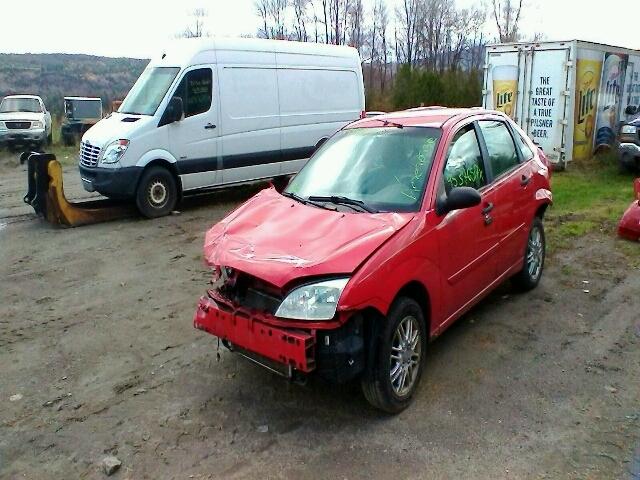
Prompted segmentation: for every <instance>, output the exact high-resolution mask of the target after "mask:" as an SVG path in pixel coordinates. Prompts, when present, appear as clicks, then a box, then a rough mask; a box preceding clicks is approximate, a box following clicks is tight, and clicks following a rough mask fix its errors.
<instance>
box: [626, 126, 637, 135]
mask: <svg viewBox="0 0 640 480" xmlns="http://www.w3.org/2000/svg"><path fill="white" fill-rule="evenodd" d="M622 133H624V134H627V135H628V134H631V135H635V134H636V133H638V127H634V126H633V125H623V126H622Z"/></svg>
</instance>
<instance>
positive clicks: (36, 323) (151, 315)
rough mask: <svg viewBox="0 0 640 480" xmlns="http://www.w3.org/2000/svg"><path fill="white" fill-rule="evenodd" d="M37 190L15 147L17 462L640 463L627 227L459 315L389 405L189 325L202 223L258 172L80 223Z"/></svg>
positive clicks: (392, 471)
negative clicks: (222, 346) (285, 374)
mask: <svg viewBox="0 0 640 480" xmlns="http://www.w3.org/2000/svg"><path fill="white" fill-rule="evenodd" d="M65 180H66V181H67V185H66V187H67V192H68V196H69V197H70V198H82V197H86V196H87V195H86V194H85V193H83V192H82V189H81V187H80V185H79V179H78V175H77V171H75V170H74V169H73V168H67V169H66V176H65ZM25 189H26V177H25V173H24V169H23V168H22V167H20V166H17V165H16V162H15V161H14V160H13V159H6V158H5V159H4V160H1V161H0V286H1V288H0V402H1V404H0V405H1V408H0V478H32V479H39V478H105V476H106V473H105V471H106V466H105V465H103V464H102V462H103V459H105V458H106V457H116V458H117V460H118V461H119V462H121V466H120V467H119V469H117V470H115V471H114V473H113V474H112V476H113V478H121V479H126V478H131V479H134V478H135V479H140V478H150V479H155V478H232V479H233V478H259V479H263V478H297V479H306V478H309V479H317V478H328V479H329V478H330V479H335V478H347V479H360V478H362V479H367V480H370V479H371V478H394V479H397V478H478V479H480V478H487V479H502V478H514V479H519V478H535V479H538V478H576V479H583V478H584V479H587V478H590V479H595V478H598V479H600V478H611V479H620V478H640V400H639V399H640V380H639V379H640V350H639V348H638V347H639V345H640V308H639V307H640V296H639V292H640V271H639V270H638V269H637V268H631V267H629V260H628V259H627V257H626V256H625V255H624V254H623V253H622V252H621V249H620V248H618V246H619V245H618V243H619V241H618V240H615V239H614V238H613V237H611V236H607V235H604V234H602V235H594V236H589V237H586V238H582V239H580V240H579V241H578V242H577V243H576V245H575V248H572V249H570V250H561V251H558V252H557V253H555V254H554V256H553V258H551V259H549V261H548V264H547V270H546V272H545V275H544V277H543V281H542V283H541V285H540V286H539V288H538V289H536V290H535V291H534V292H531V293H528V294H524V295H519V294H515V293H513V291H512V290H511V289H510V287H509V285H504V286H503V287H501V288H500V289H499V290H498V291H497V292H496V293H494V294H493V295H491V296H490V297H489V298H488V299H486V300H485V301H484V302H482V303H481V304H480V305H479V306H478V307H476V308H475V309H474V310H473V311H472V312H470V313H469V314H468V315H466V316H465V317H464V318H462V319H460V320H459V321H458V322H457V323H456V324H455V325H454V326H453V327H451V328H450V329H449V330H448V331H447V332H445V333H444V334H443V335H442V336H441V337H440V338H438V339H437V340H436V341H435V342H434V343H432V344H431V346H430V350H429V353H428V364H427V365H428V366H427V368H426V372H425V375H424V377H423V380H422V383H421V386H420V388H419V391H418V393H417V396H416V399H415V402H414V404H413V405H412V406H411V407H410V408H409V409H408V410H406V411H405V412H403V413H402V414H400V415H398V416H395V417H390V416H386V415H383V414H380V413H378V412H377V411H375V410H372V409H371V408H370V407H369V406H368V404H367V403H366V402H365V400H364V399H363V398H362V396H361V394H360V392H359V388H358V386H357V385H347V386H342V387H335V386H331V385H328V384H325V383H323V382H321V381H319V380H312V381H310V382H309V383H308V384H307V385H306V386H304V387H302V386H298V385H290V384H288V383H286V381H284V380H282V379H280V378H278V377H276V376H273V375H272V374H270V373H268V372H266V371H264V370H262V369H261V368H259V367H257V366H254V365H252V364H250V363H248V362H247V361H246V360H244V359H242V358H240V357H238V356H235V355H232V354H230V353H229V352H227V351H224V350H221V351H220V358H219V360H218V358H217V348H216V347H217V343H216V340H215V338H214V337H211V336H209V335H206V334H204V333H203V332H199V331H196V330H194V329H193V328H192V324H191V321H192V315H193V313H194V310H195V306H196V302H197V299H198V297H199V296H200V295H201V294H202V293H203V292H204V290H205V288H206V286H207V281H208V279H209V274H208V272H207V270H206V268H205V267H204V265H203V263H202V260H201V251H202V244H203V239H204V232H205V230H206V229H207V228H208V227H209V226H210V225H212V224H213V223H214V222H216V221H217V220H219V219H220V218H222V217H223V216H224V215H225V213H226V212H228V211H229V210H230V209H232V208H233V207H234V206H235V205H236V204H237V203H238V202H239V201H241V200H242V199H243V198H246V197H247V196H248V195H250V194H251V192H252V190H251V189H241V190H235V191H230V192H223V193H219V194H215V195H212V196H208V197H203V198H200V199H197V200H191V201H189V202H187V203H186V204H185V205H182V206H181V207H180V209H181V214H179V215H173V216H170V217H166V218H163V219H159V220H154V221H147V220H142V219H138V218H133V219H127V220H121V221H115V222H111V223H105V224H101V225H93V226H87V227H82V228H78V229H55V228H52V227H51V226H49V225H47V224H45V223H44V222H43V221H41V220H39V219H36V218H35V217H34V216H33V215H32V214H31V212H30V210H29V208H27V207H26V206H25V205H24V204H22V195H23V194H24V193H25ZM639 248H640V247H639ZM585 282H588V283H585ZM587 290H588V292H586V291H587ZM113 461H114V459H111V462H112V463H111V467H110V468H111V469H113V468H116V467H114V466H113V465H114V464H113ZM107 463H108V462H107ZM633 472H635V474H636V476H635V477H634V476H633V475H634V473H633Z"/></svg>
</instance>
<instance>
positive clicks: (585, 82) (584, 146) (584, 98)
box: [573, 49, 603, 160]
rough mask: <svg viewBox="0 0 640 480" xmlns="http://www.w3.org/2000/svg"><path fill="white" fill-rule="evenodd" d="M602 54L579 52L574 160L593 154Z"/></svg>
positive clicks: (586, 51) (587, 51) (588, 51)
mask: <svg viewBox="0 0 640 480" xmlns="http://www.w3.org/2000/svg"><path fill="white" fill-rule="evenodd" d="M602 58H603V54H602V53H601V52H594V51H593V50H582V49H581V50H578V56H577V59H576V60H577V61H576V103H575V105H576V106H575V116H574V128H573V159H574V160H586V159H587V158H589V157H590V156H591V154H592V145H593V133H594V131H595V126H596V113H597V107H598V95H599V93H600V77H601V75H602Z"/></svg>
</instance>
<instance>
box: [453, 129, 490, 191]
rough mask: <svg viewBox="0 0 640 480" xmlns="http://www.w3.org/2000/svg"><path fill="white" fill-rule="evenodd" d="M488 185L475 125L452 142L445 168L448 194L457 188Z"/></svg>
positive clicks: (462, 130) (455, 137)
mask: <svg viewBox="0 0 640 480" xmlns="http://www.w3.org/2000/svg"><path fill="white" fill-rule="evenodd" d="M486 184H487V181H486V176H485V172H484V166H483V163H482V154H481V153H480V146H479V144H478V137H477V136H476V132H475V129H474V128H473V125H467V126H466V127H464V128H462V129H461V130H459V131H458V132H457V133H456V135H455V136H454V137H453V140H452V141H451V145H450V146H449V152H448V154H447V163H446V164H445V167H444V186H445V190H446V192H447V194H448V193H449V192H450V191H451V189H452V188H455V187H473V188H475V189H479V188H482V187H483V186H485V185H486Z"/></svg>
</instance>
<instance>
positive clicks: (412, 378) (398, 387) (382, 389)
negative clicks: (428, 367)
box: [361, 297, 427, 413]
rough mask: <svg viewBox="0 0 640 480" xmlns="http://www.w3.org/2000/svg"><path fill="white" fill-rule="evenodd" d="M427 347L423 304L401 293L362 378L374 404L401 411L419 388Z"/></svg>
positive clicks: (363, 386) (382, 407) (386, 409)
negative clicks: (372, 359)
mask: <svg viewBox="0 0 640 480" xmlns="http://www.w3.org/2000/svg"><path fill="white" fill-rule="evenodd" d="M426 347H427V328H426V323H425V321H424V314H423V312H422V309H421V308H420V305H418V303H417V302H416V301H415V300H413V299H411V298H406V297H401V298H399V299H398V300H396V301H395V302H394V304H393V305H392V306H391V310H390V311H389V315H388V317H387V322H386V324H385V326H384V328H383V331H382V333H381V335H380V337H379V338H378V342H377V346H376V349H377V352H376V355H375V359H374V361H373V365H370V366H369V369H368V371H367V372H365V375H364V377H363V379H362V382H361V384H362V392H363V393H364V396H365V398H366V399H367V401H368V402H369V403H370V404H371V405H373V406H374V407H376V408H378V409H380V410H383V411H385V412H388V413H399V412H401V411H402V410H404V409H405V408H407V407H408V406H409V404H410V403H411V400H412V399H413V394H414V393H415V391H416V388H417V386H418V383H419V382H420V377H421V376H422V370H423V368H424V359H425V353H426V349H427V348H426Z"/></svg>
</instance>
